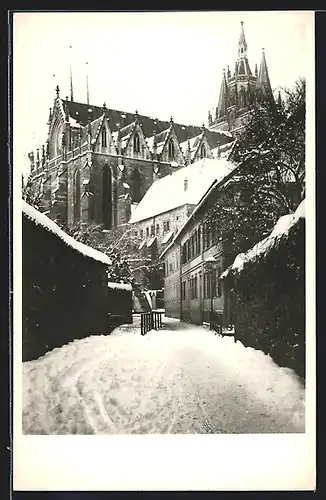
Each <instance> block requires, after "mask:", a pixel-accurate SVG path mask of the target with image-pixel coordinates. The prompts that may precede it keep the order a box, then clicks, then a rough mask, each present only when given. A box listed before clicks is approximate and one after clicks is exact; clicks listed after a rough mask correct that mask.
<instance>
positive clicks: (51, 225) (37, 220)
mask: <svg viewBox="0 0 326 500" xmlns="http://www.w3.org/2000/svg"><path fill="white" fill-rule="evenodd" d="M22 203H23V207H22V210H23V213H24V214H25V215H26V217H28V219H30V220H31V221H33V222H34V224H37V225H38V226H41V227H43V228H44V229H45V230H46V231H49V232H50V233H53V234H54V235H55V236H57V237H58V238H60V239H61V240H62V241H63V242H64V243H65V244H66V245H67V246H68V247H70V248H72V249H73V250H75V251H76V252H79V253H80V254H82V255H84V256H85V257H89V258H91V259H93V260H96V261H98V262H102V264H106V265H107V266H111V265H112V261H111V259H110V258H109V257H107V256H106V255H105V254H104V253H102V252H99V251H98V250H95V249H94V248H91V247H89V246H87V245H84V243H80V242H79V241H76V240H75V239H74V238H72V237H71V236H69V235H68V234H67V233H65V232H64V231H63V230H62V229H60V227H59V226H58V225H57V224H56V223H55V222H54V221H53V220H51V219H49V217H47V216H46V215H44V214H42V213H41V212H39V211H38V210H36V209H35V208H34V207H32V206H31V205H29V204H28V203H26V201H24V200H22Z"/></svg>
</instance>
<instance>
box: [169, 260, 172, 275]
mask: <svg viewBox="0 0 326 500" xmlns="http://www.w3.org/2000/svg"><path fill="white" fill-rule="evenodd" d="M169 271H170V273H173V264H172V262H170V265H169Z"/></svg>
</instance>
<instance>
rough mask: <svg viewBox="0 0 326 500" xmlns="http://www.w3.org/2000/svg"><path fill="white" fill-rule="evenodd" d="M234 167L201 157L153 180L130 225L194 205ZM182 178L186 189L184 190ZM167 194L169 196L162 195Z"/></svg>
mask: <svg viewBox="0 0 326 500" xmlns="http://www.w3.org/2000/svg"><path fill="white" fill-rule="evenodd" d="M234 168H235V165H234V164H233V163H231V162H229V161H227V160H223V159H208V158H204V159H203V160H199V161H197V162H195V163H191V164H190V165H188V166H186V167H182V168H181V169H179V170H177V171H175V172H173V173H172V174H170V175H166V176H165V177H163V178H162V179H158V180H157V181H155V182H154V183H153V184H152V185H151V186H150V188H149V189H148V191H147V192H146V194H145V196H144V197H143V199H142V200H141V201H140V203H139V205H138V206H137V208H136V209H135V211H134V212H133V214H132V216H131V219H130V223H131V224H133V223H134V222H139V221H142V220H145V219H148V218H150V217H154V216H156V215H159V214H162V213H164V212H168V211H169V210H173V209H174V208H177V207H181V206H182V205H186V204H191V205H197V204H198V202H199V201H200V199H201V198H202V196H203V195H204V194H205V192H206V191H207V189H208V188H209V187H210V186H211V184H212V182H213V181H214V180H216V179H217V180H222V179H223V178H224V177H225V176H226V175H228V174H229V173H230V172H231V171H232V170H233V169H234ZM185 179H187V181H188V183H187V189H186V190H185ZM164 193H168V196H164Z"/></svg>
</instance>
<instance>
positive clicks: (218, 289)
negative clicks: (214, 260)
mask: <svg viewBox="0 0 326 500" xmlns="http://www.w3.org/2000/svg"><path fill="white" fill-rule="evenodd" d="M221 274H222V268H221V266H219V267H218V268H217V277H218V278H219V277H220V276H221ZM217 296H218V297H221V296H222V283H221V280H219V279H218V280H217Z"/></svg>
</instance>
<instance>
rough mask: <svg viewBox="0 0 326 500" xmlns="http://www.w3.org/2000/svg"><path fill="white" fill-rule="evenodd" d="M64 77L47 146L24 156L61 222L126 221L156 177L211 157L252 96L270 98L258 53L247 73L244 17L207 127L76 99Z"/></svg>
mask: <svg viewBox="0 0 326 500" xmlns="http://www.w3.org/2000/svg"><path fill="white" fill-rule="evenodd" d="M70 83H71V91H70V99H68V97H66V98H65V99H62V98H61V97H60V90H59V87H58V86H57V88H56V98H55V100H54V105H53V108H51V109H50V113H49V121H48V126H49V131H48V139H47V142H46V145H44V146H42V149H41V151H39V150H37V151H36V155H34V153H33V152H31V153H30V154H29V158H30V161H31V167H30V168H31V174H32V177H33V184H34V186H35V187H36V188H38V189H39V190H40V192H41V195H42V206H41V210H42V211H43V212H46V213H47V214H48V215H49V217H51V218H52V219H56V220H58V221H60V222H61V223H62V224H65V225H67V226H68V227H72V226H74V225H75V224H77V223H79V222H82V223H85V224H89V223H91V222H95V223H97V224H103V226H104V227H105V228H107V229H113V228H116V227H119V226H121V225H123V224H125V223H127V222H128V221H129V219H130V217H131V214H132V210H133V209H134V208H135V206H137V204H138V203H139V201H140V200H141V199H142V197H143V196H144V194H145V193H146V191H147V190H148V188H149V187H150V185H151V184H152V183H153V182H155V180H156V179H158V178H161V177H163V176H165V175H169V173H171V172H172V171H174V170H176V169H180V168H182V167H184V166H186V165H188V164H189V163H192V162H194V161H197V160H198V159H200V158H206V157H207V158H214V157H218V156H219V154H220V148H221V147H222V146H224V148H225V146H226V145H227V144H228V143H229V144H231V143H232V142H233V141H234V137H233V135H236V133H237V131H238V130H239V129H241V127H242V126H243V117H245V116H246V115H248V112H249V110H250V105H251V104H252V103H253V102H254V100H256V99H261V98H262V97H267V96H272V90H271V85H270V81H269V76H268V70H267V65H266V59H265V54H264V53H263V56H262V62H261V65H260V69H259V72H258V70H257V66H256V70H255V75H253V74H252V72H251V69H250V66H249V63H248V59H247V43H246V40H245V35H244V29H243V23H241V33H240V39H239V42H238V59H237V61H236V64H235V69H234V72H233V74H231V72H230V70H229V68H228V69H227V73H226V74H225V72H224V73H223V77H222V83H221V89H220V96H219V101H218V105H217V107H216V114H215V117H214V119H213V117H212V115H211V113H209V115H208V128H206V127H205V126H204V125H203V126H202V127H198V126H193V125H181V124H177V123H175V122H174V121H173V119H172V117H171V118H170V121H169V122H167V121H162V120H158V119H155V118H151V117H148V116H143V115H140V114H138V112H137V111H136V112H135V113H128V112H121V111H117V110H113V109H108V108H107V107H106V105H105V104H103V106H102V107H98V106H93V105H91V104H89V102H87V103H78V102H75V101H74V99H73V86H72V79H71V82H70ZM87 96H88V93H87ZM88 100H89V99H88V98H87V101H88Z"/></svg>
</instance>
